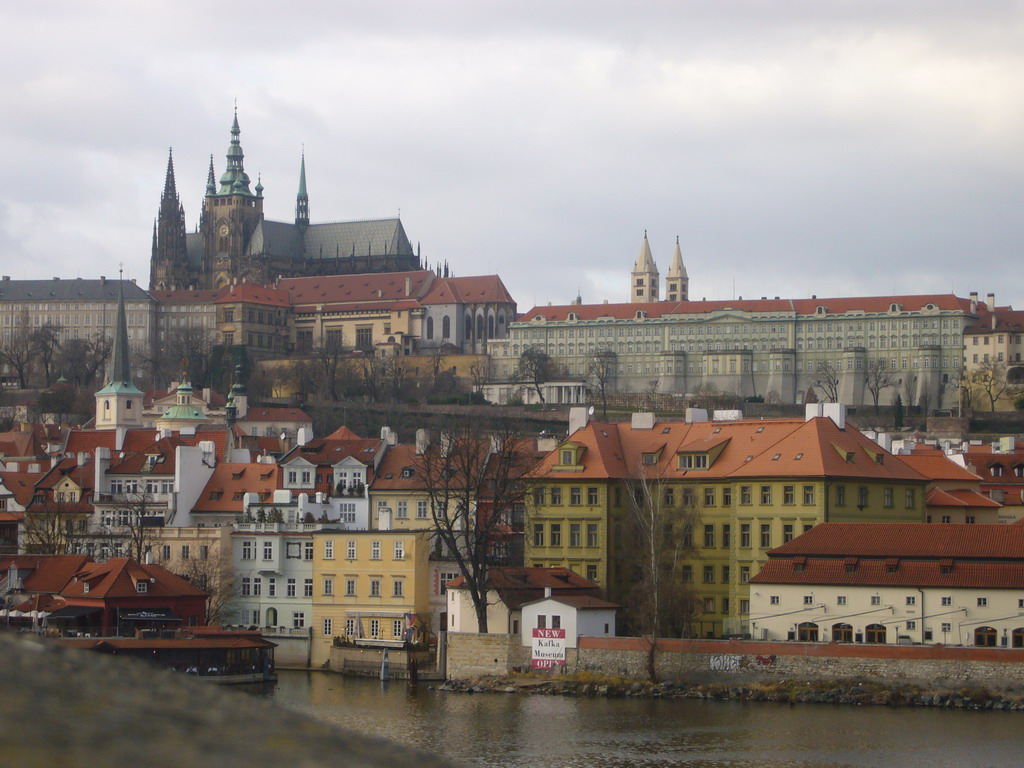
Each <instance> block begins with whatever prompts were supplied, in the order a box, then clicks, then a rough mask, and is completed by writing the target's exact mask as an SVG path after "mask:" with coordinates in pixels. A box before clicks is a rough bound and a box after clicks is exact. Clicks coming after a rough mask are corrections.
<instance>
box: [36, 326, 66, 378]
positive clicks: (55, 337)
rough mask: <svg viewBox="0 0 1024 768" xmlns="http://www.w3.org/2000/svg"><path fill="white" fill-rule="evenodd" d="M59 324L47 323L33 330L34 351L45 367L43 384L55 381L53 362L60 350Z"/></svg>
mask: <svg viewBox="0 0 1024 768" xmlns="http://www.w3.org/2000/svg"><path fill="white" fill-rule="evenodd" d="M60 332H61V327H60V326H59V325H51V324H50V323H47V324H46V325H43V326H41V327H39V328H36V329H35V330H34V331H32V353H33V355H34V357H35V359H36V360H37V361H38V362H39V364H40V365H41V366H42V368H43V382H44V383H43V386H46V387H48V386H50V384H52V383H53V364H54V360H55V359H56V358H57V355H58V353H59V352H60Z"/></svg>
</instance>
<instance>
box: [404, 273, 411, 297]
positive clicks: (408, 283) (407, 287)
mask: <svg viewBox="0 0 1024 768" xmlns="http://www.w3.org/2000/svg"><path fill="white" fill-rule="evenodd" d="M405 295H406V296H411V295H412V278H411V277H407V278H405Z"/></svg>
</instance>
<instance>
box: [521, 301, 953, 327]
mask: <svg viewBox="0 0 1024 768" xmlns="http://www.w3.org/2000/svg"><path fill="white" fill-rule="evenodd" d="M893 303H895V304H900V305H902V306H903V307H904V309H907V310H918V309H923V308H924V307H925V306H927V305H928V304H931V305H933V306H935V307H938V308H939V309H944V310H960V311H962V312H965V313H966V312H969V311H970V300H969V299H961V298H959V297H957V296H954V295H953V294H928V295H921V296H863V297H856V298H855V297H849V298H821V299H727V300H722V301H679V302H674V301H658V302H649V303H638V304H632V303H630V304H567V305H561V306H554V307H552V306H548V307H534V308H533V309H531V310H529V311H528V312H525V313H523V314H522V315H520V316H519V320H520V321H521V322H528V321H530V320H533V319H535V318H539V317H543V318H544V319H546V320H549V321H560V322H561V321H565V320H566V319H567V318H568V316H569V313H570V312H571V313H574V314H575V315H576V316H577V317H578V318H579V319H580V320H597V319H600V318H609V319H615V320H629V319H632V318H634V317H636V314H637V312H638V311H639V312H643V313H644V314H645V316H646V317H649V318H659V317H665V316H667V315H690V314H706V313H708V312H716V311H719V310H725V309H735V310H737V311H740V312H764V313H777V314H778V313H781V314H790V315H817V309H818V307H819V306H823V307H825V308H826V313H827V314H832V315H834V314H841V313H844V312H850V311H853V310H863V311H864V312H888V311H889V305H890V304H893Z"/></svg>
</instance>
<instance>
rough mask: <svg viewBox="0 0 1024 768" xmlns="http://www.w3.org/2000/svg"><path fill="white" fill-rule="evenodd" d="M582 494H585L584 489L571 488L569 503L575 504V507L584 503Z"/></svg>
mask: <svg viewBox="0 0 1024 768" xmlns="http://www.w3.org/2000/svg"><path fill="white" fill-rule="evenodd" d="M582 494H583V491H582V489H580V488H570V489H569V503H570V504H573V505H578V504H580V503H582V501H583V495H582Z"/></svg>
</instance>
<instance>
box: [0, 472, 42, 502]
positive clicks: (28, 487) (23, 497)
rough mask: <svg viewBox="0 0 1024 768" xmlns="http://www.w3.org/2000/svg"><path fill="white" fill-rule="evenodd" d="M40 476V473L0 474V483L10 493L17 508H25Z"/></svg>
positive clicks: (33, 493)
mask: <svg viewBox="0 0 1024 768" xmlns="http://www.w3.org/2000/svg"><path fill="white" fill-rule="evenodd" d="M42 476H43V473H42V472H0V483H2V484H3V486H4V488H6V489H7V490H8V491H10V492H11V494H12V495H13V496H14V500H15V501H16V502H18V505H19V506H22V507H27V506H28V505H29V503H30V502H31V501H32V497H33V496H34V495H35V492H36V491H35V489H36V483H37V482H38V481H39V478H41V477H42Z"/></svg>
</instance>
